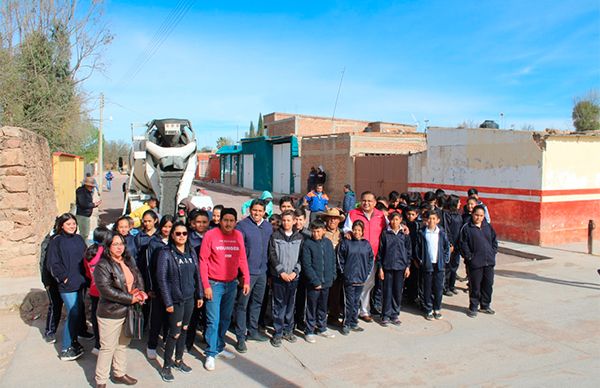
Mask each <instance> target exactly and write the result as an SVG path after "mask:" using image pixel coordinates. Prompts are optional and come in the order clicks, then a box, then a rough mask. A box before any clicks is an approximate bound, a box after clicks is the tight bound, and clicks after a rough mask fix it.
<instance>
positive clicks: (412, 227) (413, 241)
mask: <svg viewBox="0 0 600 388" xmlns="http://www.w3.org/2000/svg"><path fill="white" fill-rule="evenodd" d="M406 227H408V232H409V233H408V236H409V237H410V245H411V247H412V256H411V259H417V242H418V237H419V230H420V229H421V223H420V222H419V221H417V220H414V221H406Z"/></svg>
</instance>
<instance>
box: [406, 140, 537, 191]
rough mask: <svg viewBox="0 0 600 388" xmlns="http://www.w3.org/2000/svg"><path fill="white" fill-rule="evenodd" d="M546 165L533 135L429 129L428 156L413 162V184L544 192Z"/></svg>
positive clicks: (416, 156) (410, 163)
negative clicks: (543, 170)
mask: <svg viewBox="0 0 600 388" xmlns="http://www.w3.org/2000/svg"><path fill="white" fill-rule="evenodd" d="M542 160H543V155H542V150H541V148H540V147H539V146H538V145H537V143H536V142H535V141H534V140H533V137H532V132H525V131H506V130H493V129H459V128H429V129H428V133H427V151H426V152H422V153H419V154H414V155H411V156H410V157H409V168H408V171H409V182H410V183H440V184H451V185H460V186H487V187H499V188H514V189H531V190H539V189H541V188H542V165H543V163H542Z"/></svg>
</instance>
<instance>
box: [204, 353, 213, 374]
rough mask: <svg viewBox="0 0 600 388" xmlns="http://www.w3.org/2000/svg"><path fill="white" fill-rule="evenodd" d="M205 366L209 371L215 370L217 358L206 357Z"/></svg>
mask: <svg viewBox="0 0 600 388" xmlns="http://www.w3.org/2000/svg"><path fill="white" fill-rule="evenodd" d="M204 368H205V369H206V370H209V371H211V370H215V358H214V357H211V356H208V357H206V361H204Z"/></svg>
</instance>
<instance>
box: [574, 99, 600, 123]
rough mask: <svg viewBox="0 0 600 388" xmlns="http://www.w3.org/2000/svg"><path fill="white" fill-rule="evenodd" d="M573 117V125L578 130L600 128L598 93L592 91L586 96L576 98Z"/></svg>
mask: <svg viewBox="0 0 600 388" xmlns="http://www.w3.org/2000/svg"><path fill="white" fill-rule="evenodd" d="M572 117H573V126H574V127H575V129H576V130H577V131H598V130H600V104H599V101H598V93H597V92H595V91H591V92H589V93H588V94H587V95H586V96H585V97H583V98H577V99H575V106H574V107H573V115H572Z"/></svg>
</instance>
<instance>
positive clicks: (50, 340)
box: [44, 334, 56, 344]
mask: <svg viewBox="0 0 600 388" xmlns="http://www.w3.org/2000/svg"><path fill="white" fill-rule="evenodd" d="M44 340H45V341H46V343H47V344H53V343H55V342H56V334H48V335H46V336H45V337H44Z"/></svg>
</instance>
